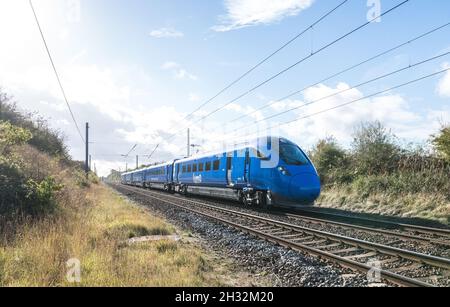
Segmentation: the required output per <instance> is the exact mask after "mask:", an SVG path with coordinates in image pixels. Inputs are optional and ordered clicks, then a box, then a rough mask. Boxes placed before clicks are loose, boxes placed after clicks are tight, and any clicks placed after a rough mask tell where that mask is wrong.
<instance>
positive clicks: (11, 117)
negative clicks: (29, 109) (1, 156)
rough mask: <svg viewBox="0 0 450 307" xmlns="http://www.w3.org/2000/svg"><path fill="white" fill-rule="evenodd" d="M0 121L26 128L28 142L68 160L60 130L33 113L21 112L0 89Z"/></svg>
mask: <svg viewBox="0 0 450 307" xmlns="http://www.w3.org/2000/svg"><path fill="white" fill-rule="evenodd" d="M0 121H6V122H9V123H10V124H12V125H14V126H17V127H20V128H23V129H26V130H28V131H30V132H31V134H32V137H31V139H30V140H29V141H28V143H29V144H30V145H32V146H34V147H36V148H37V149H38V150H40V151H42V152H45V153H48V154H49V155H50V156H52V157H60V158H63V159H64V160H70V158H69V153H68V150H67V147H66V145H65V144H64V137H63V135H62V134H61V132H60V131H57V130H53V129H51V128H49V125H48V122H47V121H46V120H45V119H44V118H42V117H39V116H37V115H36V114H33V113H28V114H22V113H21V112H19V111H18V110H17V105H16V104H15V103H14V102H12V98H11V97H10V96H8V95H6V94H5V93H3V92H2V91H1V89H0Z"/></svg>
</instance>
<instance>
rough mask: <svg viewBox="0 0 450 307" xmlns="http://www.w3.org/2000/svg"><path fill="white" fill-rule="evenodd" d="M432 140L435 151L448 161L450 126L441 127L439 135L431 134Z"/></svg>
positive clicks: (449, 155) (449, 154)
mask: <svg viewBox="0 0 450 307" xmlns="http://www.w3.org/2000/svg"><path fill="white" fill-rule="evenodd" d="M432 142H433V145H434V146H435V148H436V149H437V151H438V152H439V153H440V154H441V155H442V156H443V157H444V158H445V159H446V160H448V161H450V126H449V127H444V128H442V130H441V132H440V133H439V135H437V136H433V140H432Z"/></svg>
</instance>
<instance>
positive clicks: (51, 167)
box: [0, 91, 220, 286]
mask: <svg viewBox="0 0 450 307" xmlns="http://www.w3.org/2000/svg"><path fill="white" fill-rule="evenodd" d="M174 231H175V230H174V229H173V227H171V226H170V225H168V224H166V223H165V222H164V221H162V220H160V219H158V218H155V217H152V216H151V215H149V214H148V212H145V211H144V210H143V209H141V208H139V207H137V206H136V205H134V204H132V203H130V202H128V201H126V200H125V199H123V198H122V197H120V196H118V195H117V194H115V193H114V192H113V191H112V190H110V189H109V188H107V187H106V186H104V185H102V184H100V183H99V182H98V179H97V177H96V176H95V175H94V174H90V175H89V178H88V179H86V177H85V175H84V172H83V170H82V163H80V162H76V161H72V160H71V159H70V156H69V154H68V151H67V149H66V146H65V145H64V138H63V137H62V135H61V134H60V133H59V132H58V131H52V130H51V129H50V128H49V127H48V125H47V123H46V122H45V121H44V120H42V119H41V118H38V117H36V116H34V115H30V114H28V115H24V114H22V113H21V112H19V111H18V110H17V108H16V106H15V104H13V103H12V102H11V98H10V97H8V96H6V95H5V94H2V93H1V91H0V286H73V285H76V286H206V285H208V286H211V285H219V284H220V282H219V281H217V280H216V274H214V272H213V265H212V264H211V263H210V261H209V260H208V258H207V257H206V256H205V255H203V251H202V250H201V249H200V248H199V247H197V245H194V244H192V243H189V242H185V243H182V242H174V241H169V240H162V241H157V242H143V243H137V244H126V243H125V242H126V241H127V240H128V239H130V238H134V237H141V236H150V235H170V234H173V233H174ZM69 260H70V261H74V260H75V261H79V263H80V264H81V267H80V269H81V270H80V272H81V276H80V277H81V279H80V280H79V282H76V283H71V281H77V280H73V279H68V278H67V273H70V269H71V268H75V267H73V266H72V265H73V263H75V262H70V261H69ZM67 261H69V264H68V263H67ZM72 272H74V271H72ZM74 276H75V277H76V274H75V275H73V276H72V277H74Z"/></svg>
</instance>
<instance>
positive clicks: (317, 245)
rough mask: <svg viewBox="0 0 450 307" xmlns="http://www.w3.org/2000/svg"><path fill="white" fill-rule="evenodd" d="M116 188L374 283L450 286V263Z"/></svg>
mask: <svg viewBox="0 0 450 307" xmlns="http://www.w3.org/2000/svg"><path fill="white" fill-rule="evenodd" d="M121 188H122V189H124V190H126V191H129V192H132V193H136V194H139V195H141V196H144V197H146V198H151V199H154V200H156V201H159V202H162V203H165V204H168V205H170V206H173V207H176V208H179V209H181V210H184V211H187V212H191V213H194V214H197V215H200V216H203V217H205V218H208V219H213V220H215V221H216V222H220V223H223V224H226V225H228V226H231V227H233V228H235V229H238V230H240V231H243V232H246V233H249V234H251V235H254V236H256V237H259V238H262V239H265V240H267V241H271V242H273V243H275V244H280V245H282V246H285V247H287V248H291V249H294V250H298V251H303V252H306V253H308V254H311V255H314V256H317V257H320V258H323V259H327V260H330V261H333V262H335V263H338V264H339V265H341V266H343V267H346V268H351V269H353V270H357V271H361V272H371V273H374V274H379V275H378V276H379V277H381V278H383V279H385V280H388V281H390V282H392V283H395V284H397V285H401V286H420V287H429V286H448V285H449V284H450V259H446V258H441V257H436V256H431V255H425V254H421V253H417V252H412V251H409V250H404V249H399V248H395V247H390V246H387V245H382V244H377V243H372V242H368V241H363V240H358V239H354V238H351V237H345V236H341V235H337V234H334V233H329V232H324V231H320V230H316V229H312V228H306V227H302V226H298V225H293V224H290V223H285V222H281V221H277V220H273V219H269V218H265V217H261V216H256V215H253V214H248V213H244V212H239V211H235V210H230V209H225V208H221V207H218V206H214V205H211V204H208V203H205V202H201V201H199V200H193V199H186V198H180V197H177V196H173V195H168V194H161V193H156V192H152V191H148V190H143V189H139V188H134V187H128V186H121ZM372 230H373V229H372Z"/></svg>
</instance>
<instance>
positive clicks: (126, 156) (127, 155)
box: [122, 144, 138, 158]
mask: <svg viewBox="0 0 450 307" xmlns="http://www.w3.org/2000/svg"><path fill="white" fill-rule="evenodd" d="M136 147H138V144H135V145H134V146H133V147H132V148H131V149H130V151H128V153H127V154H126V155H122V157H124V158H128V157H129V156H130V154H131V153H132V152H133V151H134V150H135V149H136Z"/></svg>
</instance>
